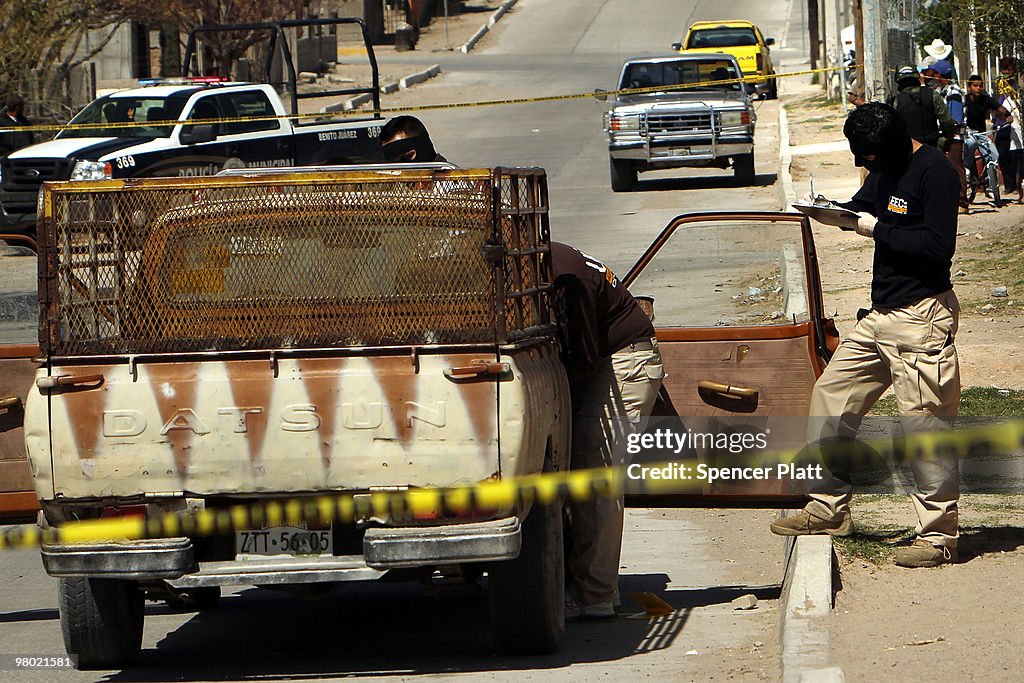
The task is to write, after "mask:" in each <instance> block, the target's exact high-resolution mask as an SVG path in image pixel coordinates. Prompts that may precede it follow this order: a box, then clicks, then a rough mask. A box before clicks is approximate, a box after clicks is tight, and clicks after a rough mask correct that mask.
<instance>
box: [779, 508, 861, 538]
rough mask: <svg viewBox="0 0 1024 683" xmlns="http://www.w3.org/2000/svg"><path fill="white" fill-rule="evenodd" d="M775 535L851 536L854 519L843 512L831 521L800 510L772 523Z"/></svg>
mask: <svg viewBox="0 0 1024 683" xmlns="http://www.w3.org/2000/svg"><path fill="white" fill-rule="evenodd" d="M769 528H770V529H771V530H772V533H773V534H778V535H779V536H806V535H808V534H830V535H832V536H849V535H850V534H851V533H852V532H853V519H852V518H851V517H850V513H849V512H842V513H840V514H838V515H836V516H835V517H833V518H831V519H829V518H827V517H824V518H823V517H817V516H815V515H812V514H811V513H809V512H808V511H807V510H800V511H799V512H797V513H796V514H793V515H790V516H789V517H780V518H779V519H777V520H775V521H774V522H772V525H771V527H769Z"/></svg>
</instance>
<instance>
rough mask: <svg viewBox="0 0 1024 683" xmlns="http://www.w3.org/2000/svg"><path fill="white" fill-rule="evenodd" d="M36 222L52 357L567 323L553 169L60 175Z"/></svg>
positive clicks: (409, 342)
mask: <svg viewBox="0 0 1024 683" xmlns="http://www.w3.org/2000/svg"><path fill="white" fill-rule="evenodd" d="M39 235H40V259H39V262H40V267H39V274H40V331H39V340H40V346H41V350H42V352H43V354H44V355H47V356H49V357H51V358H54V357H76V356H89V357H96V356H123V355H140V354H141V355H144V354H167V353H197V352H216V353H223V352H242V351H259V350H267V349H271V350H273V349H313V350H315V349H324V348H341V347H346V348H363V349H368V348H378V347H380V348H385V349H386V348H393V347H395V346H424V345H430V346H437V345H441V346H445V345H466V344H472V345H480V344H487V345H494V344H508V343H514V342H518V341H522V340H524V339H529V338H533V337H538V336H545V335H552V334H554V330H555V318H554V315H553V311H552V305H553V297H552V292H551V288H552V278H551V270H550V261H549V259H547V258H545V257H544V255H545V254H547V253H548V252H549V239H550V238H549V227H548V202H547V184H546V178H545V175H544V171H543V170H542V169H535V168H528V169H524V168H515V169H512V168H495V169H466V170H411V171H405V170H386V171H384V170H379V171H368V170H362V171H356V172H337V171H331V172H288V173H281V174H261V175H258V176H251V177H238V176H226V177H213V178H145V179H130V180H123V181H122V180H106V181H94V182H75V183H70V182H64V183H47V184H46V185H45V187H44V192H43V212H42V217H41V219H40V223H39Z"/></svg>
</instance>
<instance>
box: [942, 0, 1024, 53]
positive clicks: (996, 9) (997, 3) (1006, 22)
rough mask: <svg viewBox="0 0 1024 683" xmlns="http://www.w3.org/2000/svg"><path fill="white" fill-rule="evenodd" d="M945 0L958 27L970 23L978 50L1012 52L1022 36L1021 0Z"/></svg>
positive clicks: (1023, 4)
mask: <svg viewBox="0 0 1024 683" xmlns="http://www.w3.org/2000/svg"><path fill="white" fill-rule="evenodd" d="M949 4H950V5H951V15H952V19H953V21H954V22H955V23H956V24H957V27H958V28H962V29H963V30H969V29H970V28H971V27H972V26H973V27H974V31H975V36H976V39H977V42H978V48H979V49H980V50H981V51H982V52H986V53H988V54H992V55H1000V54H1003V53H1004V52H1006V53H1007V54H1013V53H1014V52H1016V51H1017V48H1018V46H1020V44H1021V41H1022V40H1024V0H958V1H957V2H950V3H949Z"/></svg>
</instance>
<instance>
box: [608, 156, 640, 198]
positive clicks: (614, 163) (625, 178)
mask: <svg viewBox="0 0 1024 683" xmlns="http://www.w3.org/2000/svg"><path fill="white" fill-rule="evenodd" d="M610 162H611V164H610V166H611V175H612V191H613V192H629V191H630V190H632V189H633V186H634V185H636V167H635V166H633V164H632V162H630V161H627V160H624V159H610Z"/></svg>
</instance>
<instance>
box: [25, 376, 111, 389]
mask: <svg viewBox="0 0 1024 683" xmlns="http://www.w3.org/2000/svg"><path fill="white" fill-rule="evenodd" d="M86 384H94V385H96V386H95V387H92V388H94V389H95V388H96V387H98V386H99V385H101V384H103V375H51V376H50V377H40V378H38V379H37V380H36V386H37V387H39V388H40V389H58V388H60V387H78V386H83V385H86Z"/></svg>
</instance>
